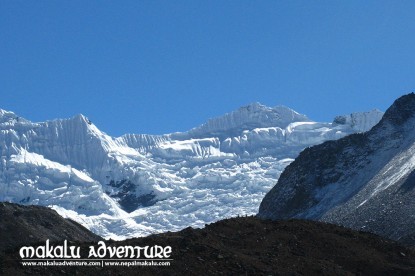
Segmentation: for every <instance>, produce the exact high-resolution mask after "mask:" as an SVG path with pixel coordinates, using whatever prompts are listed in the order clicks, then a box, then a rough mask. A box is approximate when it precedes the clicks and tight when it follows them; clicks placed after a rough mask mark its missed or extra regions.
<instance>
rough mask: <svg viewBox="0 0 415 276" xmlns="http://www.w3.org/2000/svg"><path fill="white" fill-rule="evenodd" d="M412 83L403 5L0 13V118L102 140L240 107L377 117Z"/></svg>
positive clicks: (231, 4) (147, 4) (167, 4)
mask: <svg viewBox="0 0 415 276" xmlns="http://www.w3.org/2000/svg"><path fill="white" fill-rule="evenodd" d="M414 73H415V1H395V0H391V1H379V0H376V1H350V0H347V1H332V0H330V1H329V0H327V1H308V0H304V1H292V0H290V1H288V0H287V1H265V0H261V1H251V0H249V1H243V0H238V1H234V0H232V1H224V0H219V1H212V0H208V1H205V0H203V1H202V0H200V1H196V0H189V1H177V0H175V1H168V0H165V1H136V0H132V1H126V0H123V1H101V0H100V1H92V0H88V1H84V0H82V1H74V0H71V1H23V0H2V1H0V108H3V109H7V110H12V111H14V112H16V113H18V114H19V115H21V116H23V117H26V118H28V119H30V120H32V121H43V120H47V119H54V118H66V117H70V116H73V115H75V114H78V113H83V114H85V115H86V116H88V117H89V118H90V119H91V120H92V121H93V122H94V123H95V124H96V125H97V126H98V127H99V128H100V129H102V130H103V131H105V132H107V133H108V134H110V135H113V136H118V135H121V134H123V133H151V134H161V133H170V132H174V131H185V130H187V129H190V128H192V127H194V126H197V125H199V124H201V123H203V122H205V121H206V120H207V119H208V118H211V117H215V116H219V115H222V114H224V113H226V112H230V111H232V110H234V109H236V108H238V107H240V106H243V105H246V104H249V103H251V102H261V103H263V104H266V105H268V106H275V105H279V104H283V105H286V106H289V107H291V108H293V109H295V110H297V111H298V112H300V113H304V114H306V115H308V116H309V117H310V118H311V119H314V120H319V121H331V120H332V119H333V117H334V116H335V115H338V114H346V113H350V112H353V111H365V110H369V109H373V108H379V109H381V110H385V109H386V108H387V107H388V106H389V105H390V104H391V103H392V102H393V100H394V99H395V98H397V97H399V96H400V95H403V94H406V93H408V92H411V91H413V90H415V77H414Z"/></svg>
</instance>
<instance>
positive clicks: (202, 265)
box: [0, 217, 415, 275]
mask: <svg viewBox="0 0 415 276" xmlns="http://www.w3.org/2000/svg"><path fill="white" fill-rule="evenodd" d="M105 243H106V245H107V246H114V247H119V246H136V245H138V246H143V245H148V246H153V245H160V246H171V248H172V254H171V259H172V261H171V265H170V266H130V267H127V266H106V267H104V268H102V267H101V266H96V267H85V266H67V267H62V266H60V267H59V266H47V267H46V266H45V267H23V266H22V265H20V264H19V263H18V260H19V257H18V255H17V256H16V254H18V252H10V253H9V254H7V255H6V256H5V258H4V259H3V266H0V273H3V274H4V275H23V274H25V275H29V274H30V275H61V274H67V275H137V273H139V274H142V275H222V274H223V275H247V274H248V275H413V274H414V273H415V252H414V251H413V250H411V249H409V248H405V247H403V246H401V245H399V244H397V243H396V242H393V241H391V240H387V239H382V238H380V237H379V236H376V235H374V234H370V233H363V232H358V231H354V230H351V229H347V228H344V227H340V226H337V225H332V224H327V223H322V222H316V221H305V220H289V221H270V220H261V219H258V218H255V217H239V218H232V219H226V220H222V221H219V222H216V223H213V224H210V225H207V226H206V227H205V228H203V229H192V228H190V227H189V228H186V229H184V230H182V231H180V232H174V233H173V232H168V233H164V234H157V235H151V236H149V237H145V238H136V239H130V240H125V241H105ZM76 245H77V246H80V247H81V252H83V253H82V254H81V255H87V254H88V247H89V246H90V245H91V244H90V243H88V244H84V243H77V244H76ZM106 257H108V258H109V256H106ZM3 274H2V275H3Z"/></svg>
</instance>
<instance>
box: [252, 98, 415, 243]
mask: <svg viewBox="0 0 415 276" xmlns="http://www.w3.org/2000/svg"><path fill="white" fill-rule="evenodd" d="M338 121H340V119H339V120H338ZM414 175H415V95H414V94H413V93H411V94H408V95H405V96H402V97H401V98H399V99H397V100H396V101H395V102H394V104H393V105H392V106H391V107H390V108H389V109H388V110H387V111H386V112H385V115H384V116H383V118H382V120H381V121H380V122H379V123H378V124H377V125H376V126H374V127H373V128H372V129H371V130H370V131H368V132H365V133H360V134H352V135H349V136H346V137H344V138H342V139H339V140H337V141H329V142H325V143H323V144H320V145H317V146H313V147H311V148H307V149H305V150H304V151H303V152H301V153H300V155H299V156H298V158H297V159H296V160H295V161H294V162H292V163H291V164H290V165H289V166H288V167H287V168H286V169H285V171H284V172H283V173H282V175H281V177H280V178H279V180H278V183H277V184H276V185H275V186H274V187H273V188H272V189H271V191H270V192H269V193H268V194H267V195H266V196H265V198H264V199H263V201H262V203H261V205H260V209H259V213H258V216H259V217H261V218H269V219H287V218H306V219H313V220H321V221H326V222H331V223H336V224H341V225H344V226H347V227H351V228H354V229H359V230H365V231H370V232H374V233H376V234H379V235H382V236H385V237H389V238H392V239H395V240H401V241H402V242H403V243H405V244H408V245H414V244H415V240H414V237H415V216H414V215H413V214H414V211H415V200H414V198H415V189H414V187H415V176H414Z"/></svg>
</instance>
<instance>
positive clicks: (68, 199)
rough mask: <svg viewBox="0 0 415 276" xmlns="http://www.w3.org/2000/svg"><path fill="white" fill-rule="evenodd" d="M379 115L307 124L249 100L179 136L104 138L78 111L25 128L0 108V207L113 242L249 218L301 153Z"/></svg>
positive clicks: (302, 117) (296, 116)
mask: <svg viewBox="0 0 415 276" xmlns="http://www.w3.org/2000/svg"><path fill="white" fill-rule="evenodd" d="M382 116H383V112H381V111H379V110H372V111H369V112H357V113H352V114H350V115H344V116H337V117H336V118H335V119H334V120H333V122H331V123H328V122H314V121H312V120H310V119H309V118H308V117H307V116H305V115H303V114H300V113H298V112H296V111H294V110H292V109H290V108H288V107H285V106H276V107H267V106H264V105H261V104H259V103H253V104H250V105H247V106H244V107H241V108H239V109H237V110H235V111H233V112H231V113H228V114H225V115H223V116H220V117H217V118H213V119H210V120H208V121H207V122H206V123H205V124H202V125H201V126H198V127H195V128H193V129H190V130H189V131H187V132H177V133H171V134H165V135H148V134H126V135H123V136H121V137H111V136H109V135H107V134H106V133H104V132H102V131H101V130H99V129H98V128H97V127H96V126H95V125H94V124H93V123H92V122H91V121H90V120H89V119H88V118H87V117H85V116H83V115H76V116H74V117H72V118H69V119H56V120H51V121H46V122H36V123H34V122H31V121H29V120H27V119H24V118H21V117H20V116H18V115H16V114H14V113H13V112H10V111H5V110H1V109H0V153H1V159H0V201H9V202H14V203H20V204H26V205H30V204H33V205H44V206H49V207H52V208H54V209H55V210H56V211H57V212H58V213H59V214H61V215H62V216H64V217H67V218H71V219H73V220H75V221H77V222H79V223H81V224H83V225H84V226H85V227H87V228H88V229H90V230H91V231H93V232H94V233H96V234H98V235H100V236H102V237H105V238H112V239H117V240H119V239H126V238H130V237H137V236H145V235H149V234H152V233H159V232H166V231H176V230H180V229H183V228H186V227H188V226H192V227H203V226H204V225H205V224H207V223H211V222H214V221H217V220H220V219H224V218H228V217H234V216H244V215H252V214H255V213H256V212H257V211H258V207H259V205H260V203H261V200H262V199H263V197H264V196H265V194H266V193H267V192H268V191H269V190H270V189H271V188H272V187H273V186H274V184H275V183H276V181H277V180H278V178H279V176H280V174H281V172H282V171H283V170H284V168H285V167H286V166H287V165H288V164H290V163H291V162H292V161H293V160H294V158H296V157H297V155H298V154H299V153H300V152H301V151H302V150H303V149H304V148H306V147H309V146H312V145H316V144H320V143H322V142H324V141H327V140H335V139H339V138H342V137H344V136H346V135H349V134H352V133H356V132H364V131H367V130H369V129H370V128H372V127H373V126H374V125H375V124H377V123H378V122H379V120H380V119H381V118H382Z"/></svg>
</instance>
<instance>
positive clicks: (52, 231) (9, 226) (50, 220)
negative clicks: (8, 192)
mask: <svg viewBox="0 0 415 276" xmlns="http://www.w3.org/2000/svg"><path fill="white" fill-rule="evenodd" d="M0 237H1V239H0V253H1V252H3V251H5V250H8V249H14V248H17V247H19V246H23V245H30V244H33V243H39V242H44V241H46V240H47V239H49V240H50V241H51V242H53V241H63V240H68V241H78V242H79V241H83V242H88V241H98V240H101V238H100V237H99V236H97V235H95V234H93V233H92V232H90V231H89V230H87V229H86V228H85V227H83V226H82V225H80V224H78V223H76V222H74V221H72V220H69V219H64V218H62V217H61V216H60V215H58V213H57V212H56V211H54V210H52V209H49V208H46V207H42V206H22V205H18V204H13V203H6V202H1V203H0Z"/></svg>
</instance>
